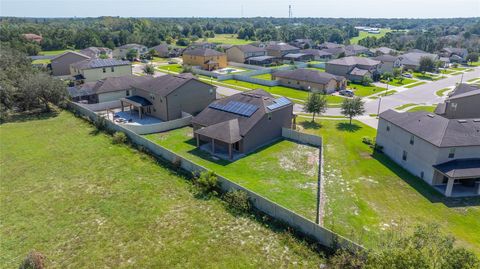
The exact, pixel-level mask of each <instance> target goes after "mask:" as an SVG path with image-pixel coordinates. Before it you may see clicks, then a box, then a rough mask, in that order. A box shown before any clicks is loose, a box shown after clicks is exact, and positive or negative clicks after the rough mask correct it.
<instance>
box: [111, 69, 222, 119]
mask: <svg viewBox="0 0 480 269" xmlns="http://www.w3.org/2000/svg"><path fill="white" fill-rule="evenodd" d="M133 88H134V92H133V93H132V95H131V96H128V97H125V98H122V99H120V101H121V103H122V109H123V107H124V106H130V107H132V108H134V109H135V110H137V111H138V112H139V114H140V115H143V114H146V115H150V116H153V117H156V118H159V119H161V120H162V121H170V120H175V119H179V118H181V117H182V112H185V113H189V114H192V115H195V114H197V113H199V112H200V111H202V110H203V109H204V108H205V107H207V106H208V105H209V104H210V103H211V102H213V101H214V100H215V98H216V90H215V89H216V87H215V86H212V85H210V84H208V83H205V82H202V81H200V80H198V79H197V78H196V77H195V76H193V75H191V74H181V75H165V76H160V77H155V78H151V79H147V80H144V81H141V82H140V83H138V84H135V85H134V86H133Z"/></svg>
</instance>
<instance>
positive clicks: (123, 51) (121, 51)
mask: <svg viewBox="0 0 480 269" xmlns="http://www.w3.org/2000/svg"><path fill="white" fill-rule="evenodd" d="M131 50H134V51H136V56H135V58H140V56H142V55H144V54H145V53H147V52H148V48H147V47H146V46H144V45H140V44H126V45H123V46H120V47H118V48H116V49H114V50H113V57H115V58H119V59H125V58H127V54H128V52H129V51H131Z"/></svg>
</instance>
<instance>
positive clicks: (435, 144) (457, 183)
mask: <svg viewBox="0 0 480 269" xmlns="http://www.w3.org/2000/svg"><path fill="white" fill-rule="evenodd" d="M476 111H477V114H476V118H465V119H448V118H446V117H443V116H440V115H436V114H434V113H429V112H405V113H399V112H396V111H394V110H387V111H385V112H383V113H381V114H380V115H379V118H380V119H379V122H378V130H377V136H376V144H377V146H378V148H380V149H381V150H382V151H383V153H384V154H385V155H387V156H388V157H389V158H390V159H392V160H393V161H394V162H396V163H397V164H398V165H400V166H401V167H403V168H405V169H406V170H407V171H409V172H410V173H412V174H413V175H415V176H417V177H419V178H421V179H423V180H424V181H425V182H427V183H428V184H430V185H431V186H433V187H434V188H435V189H436V190H438V191H439V192H441V193H442V194H444V195H445V196H447V197H449V196H478V195H480V135H479V133H480V110H478V109H477V110H476Z"/></svg>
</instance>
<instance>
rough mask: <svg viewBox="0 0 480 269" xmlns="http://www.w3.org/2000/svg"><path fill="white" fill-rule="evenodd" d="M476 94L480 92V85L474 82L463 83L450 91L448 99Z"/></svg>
mask: <svg viewBox="0 0 480 269" xmlns="http://www.w3.org/2000/svg"><path fill="white" fill-rule="evenodd" d="M476 94H480V87H478V86H475V85H472V84H466V83H462V84H459V85H457V87H455V89H454V90H453V91H452V92H451V93H450V95H449V98H448V99H456V98H462V97H466V96H471V95H476Z"/></svg>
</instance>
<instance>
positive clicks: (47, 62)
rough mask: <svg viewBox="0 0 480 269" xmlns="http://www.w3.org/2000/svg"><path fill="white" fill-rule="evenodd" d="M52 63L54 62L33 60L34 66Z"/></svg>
mask: <svg viewBox="0 0 480 269" xmlns="http://www.w3.org/2000/svg"><path fill="white" fill-rule="evenodd" d="M51 62H52V60H50V59H37V60H33V61H32V64H50V63H51Z"/></svg>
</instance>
